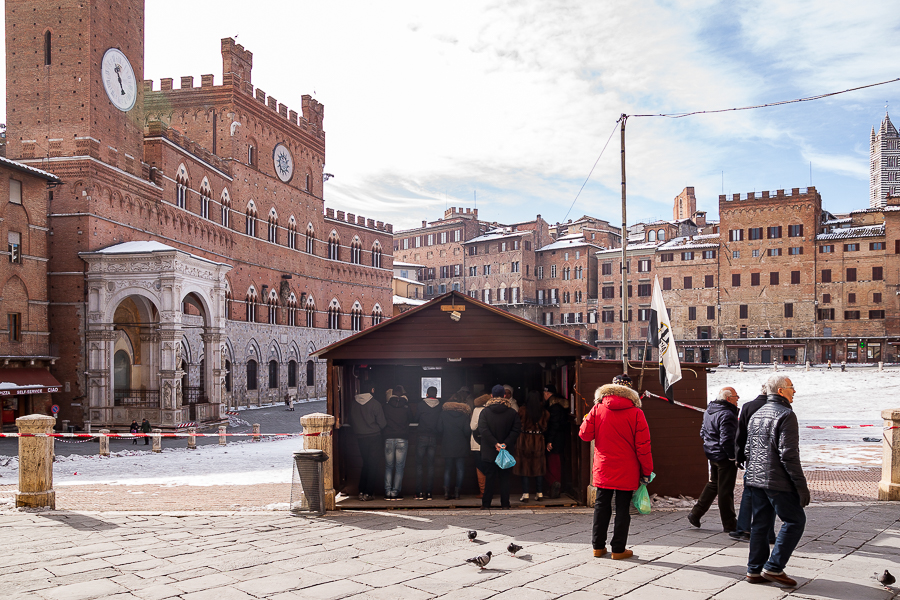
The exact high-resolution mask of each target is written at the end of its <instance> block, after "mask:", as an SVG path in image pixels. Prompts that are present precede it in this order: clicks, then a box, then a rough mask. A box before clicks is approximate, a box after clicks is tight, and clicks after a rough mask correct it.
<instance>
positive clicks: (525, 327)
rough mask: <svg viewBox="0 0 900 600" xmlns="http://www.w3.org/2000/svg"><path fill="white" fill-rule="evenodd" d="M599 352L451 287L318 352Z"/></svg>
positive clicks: (341, 355)
mask: <svg viewBox="0 0 900 600" xmlns="http://www.w3.org/2000/svg"><path fill="white" fill-rule="evenodd" d="M450 307H457V308H455V309H451V308H450ZM459 307H462V310H459ZM454 310H456V311H457V312H459V314H460V319H459V321H454V320H453V319H451V312H453V311H454ZM596 351H597V349H596V348H594V347H593V346H591V345H589V344H586V343H584V342H581V341H579V340H576V339H574V338H571V337H569V336H567V335H563V334H562V333H560V332H559V331H556V330H553V329H550V328H549V327H544V326H543V325H539V324H537V323H533V322H531V321H529V320H527V319H524V318H522V317H517V316H515V315H513V314H510V313H508V312H506V311H505V310H503V309H501V308H497V307H495V306H491V305H490V304H485V303H483V302H481V301H479V300H476V299H474V298H470V297H469V296H466V295H464V294H462V293H460V292H448V293H446V294H444V295H443V296H438V297H437V298H435V299H433V300H431V301H430V302H428V303H426V304H423V305H422V306H417V307H416V308H414V309H412V310H409V311H407V312H405V313H403V314H401V315H398V316H396V317H393V318H390V319H387V320H385V321H382V322H381V323H380V324H378V325H375V326H373V327H370V328H368V329H366V330H364V331H361V332H359V333H357V334H355V335H352V336H350V337H348V338H345V339H343V340H341V341H339V342H335V343H334V344H331V345H330V346H328V347H326V348H323V349H321V350H319V351H318V352H314V353H313V356H315V357H317V358H324V359H329V360H338V361H341V360H350V361H364V362H368V363H392V362H397V361H404V362H409V363H416V364H420V363H436V362H437V363H441V362H443V363H447V362H449V361H453V362H456V359H460V360H461V361H487V362H522V359H541V358H555V357H560V358H563V357H573V358H577V357H580V356H585V355H589V354H592V353H594V352H596Z"/></svg>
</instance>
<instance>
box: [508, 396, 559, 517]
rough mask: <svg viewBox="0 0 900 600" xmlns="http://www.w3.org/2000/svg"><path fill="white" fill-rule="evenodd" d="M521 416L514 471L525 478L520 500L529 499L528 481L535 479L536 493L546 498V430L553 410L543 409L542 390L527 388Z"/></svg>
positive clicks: (537, 497)
mask: <svg viewBox="0 0 900 600" xmlns="http://www.w3.org/2000/svg"><path fill="white" fill-rule="evenodd" d="M518 412H519V420H520V421H521V422H522V433H520V434H519V439H518V440H517V441H516V464H515V466H514V467H513V475H518V476H519V477H521V478H522V497H521V498H520V499H519V500H520V501H521V502H528V501H529V500H530V496H529V492H530V489H529V482H530V480H531V478H532V477H533V478H534V479H535V490H534V497H535V499H536V500H538V501H541V500H543V499H544V474H545V473H546V472H547V460H546V458H545V455H546V452H547V450H546V447H547V443H546V442H545V440H544V432H545V431H546V430H547V423H549V422H550V413H549V412H547V410H545V409H544V403H543V401H542V398H541V392H539V391H537V390H534V391H530V392H528V395H527V397H526V401H525V406H523V407H521V408H520V409H519V411H518Z"/></svg>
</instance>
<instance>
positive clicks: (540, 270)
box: [534, 267, 544, 279]
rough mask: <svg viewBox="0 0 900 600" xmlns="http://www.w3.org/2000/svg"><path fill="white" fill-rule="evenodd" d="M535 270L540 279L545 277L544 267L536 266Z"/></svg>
mask: <svg viewBox="0 0 900 600" xmlns="http://www.w3.org/2000/svg"><path fill="white" fill-rule="evenodd" d="M534 270H535V271H536V274H537V278H538V279H543V278H544V267H535V268H534Z"/></svg>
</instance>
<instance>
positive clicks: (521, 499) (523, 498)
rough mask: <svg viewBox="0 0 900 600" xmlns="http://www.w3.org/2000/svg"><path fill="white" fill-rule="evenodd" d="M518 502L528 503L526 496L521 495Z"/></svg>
mask: <svg viewBox="0 0 900 600" xmlns="http://www.w3.org/2000/svg"><path fill="white" fill-rule="evenodd" d="M519 502H528V494H522V497H521V498H519Z"/></svg>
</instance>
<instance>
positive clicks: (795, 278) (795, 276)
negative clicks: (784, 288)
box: [791, 271, 800, 285]
mask: <svg viewBox="0 0 900 600" xmlns="http://www.w3.org/2000/svg"><path fill="white" fill-rule="evenodd" d="M799 283H800V271H791V285H798V284H799Z"/></svg>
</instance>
